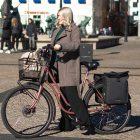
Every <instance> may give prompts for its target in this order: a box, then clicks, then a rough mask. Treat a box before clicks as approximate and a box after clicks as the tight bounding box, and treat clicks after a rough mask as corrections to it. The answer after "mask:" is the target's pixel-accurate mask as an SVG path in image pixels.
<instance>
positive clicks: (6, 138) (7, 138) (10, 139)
mask: <svg viewBox="0 0 140 140" xmlns="http://www.w3.org/2000/svg"><path fill="white" fill-rule="evenodd" d="M0 139H1V140H27V138H26V139H24V138H22V139H21V138H15V137H14V136H13V135H10V134H0ZM30 140H91V139H89V138H76V137H57V136H46V137H38V138H30ZM94 140H112V139H94Z"/></svg>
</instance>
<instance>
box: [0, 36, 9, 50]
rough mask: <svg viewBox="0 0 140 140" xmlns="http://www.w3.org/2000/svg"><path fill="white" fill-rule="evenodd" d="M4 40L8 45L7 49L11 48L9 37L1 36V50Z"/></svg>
mask: <svg viewBox="0 0 140 140" xmlns="http://www.w3.org/2000/svg"><path fill="white" fill-rule="evenodd" d="M4 42H5V43H7V45H8V50H10V49H11V41H10V38H3V37H2V38H1V50H3V46H4Z"/></svg>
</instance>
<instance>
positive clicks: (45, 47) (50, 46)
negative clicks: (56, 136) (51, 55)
mask: <svg viewBox="0 0 140 140" xmlns="http://www.w3.org/2000/svg"><path fill="white" fill-rule="evenodd" d="M42 49H46V50H48V49H51V50H53V46H52V45H51V44H47V45H46V46H43V47H42Z"/></svg>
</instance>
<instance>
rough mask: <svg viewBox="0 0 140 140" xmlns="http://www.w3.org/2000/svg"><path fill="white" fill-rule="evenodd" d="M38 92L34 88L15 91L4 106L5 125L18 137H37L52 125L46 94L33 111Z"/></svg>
mask: <svg viewBox="0 0 140 140" xmlns="http://www.w3.org/2000/svg"><path fill="white" fill-rule="evenodd" d="M36 92H37V89H35V88H32V87H30V88H29V87H24V88H18V89H15V90H14V91H13V92H12V93H11V94H10V95H9V96H8V97H7V98H6V99H5V100H4V102H3V104H2V120H3V122H4V125H5V126H6V128H7V129H8V130H9V131H10V132H11V133H12V134H14V135H15V136H16V137H36V136H38V135H40V134H41V133H42V132H43V129H44V128H46V127H47V126H49V124H50V123H51V114H50V109H51V106H50V103H49V100H48V98H47V97H46V96H45V95H44V94H41V96H40V98H39V101H38V103H37V104H36V105H35V107H34V108H33V109H32V110H31V105H32V104H33V100H35V98H36V97H35V93H36Z"/></svg>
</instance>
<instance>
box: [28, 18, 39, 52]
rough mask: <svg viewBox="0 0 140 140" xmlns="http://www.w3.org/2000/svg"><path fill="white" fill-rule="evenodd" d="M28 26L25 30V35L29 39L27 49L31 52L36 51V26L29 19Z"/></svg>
mask: <svg viewBox="0 0 140 140" xmlns="http://www.w3.org/2000/svg"><path fill="white" fill-rule="evenodd" d="M28 22H29V24H28V26H27V28H26V32H27V35H28V37H29V48H30V49H31V50H36V42H35V40H37V31H36V26H35V24H34V22H33V20H32V19H31V18H29V20H28Z"/></svg>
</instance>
